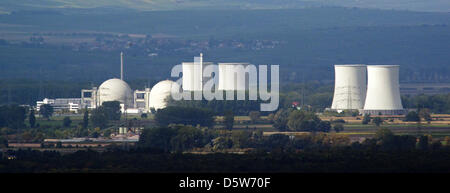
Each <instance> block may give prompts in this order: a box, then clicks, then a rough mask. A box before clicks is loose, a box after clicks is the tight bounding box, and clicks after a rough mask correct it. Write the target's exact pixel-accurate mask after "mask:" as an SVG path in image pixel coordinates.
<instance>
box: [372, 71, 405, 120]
mask: <svg viewBox="0 0 450 193" xmlns="http://www.w3.org/2000/svg"><path fill="white" fill-rule="evenodd" d="M367 73H368V85H367V97H366V102H365V105H364V114H369V113H370V114H380V113H381V114H383V115H392V114H403V113H404V110H403V106H402V101H401V98H400V88H399V77H398V75H399V66H398V65H370V66H367Z"/></svg>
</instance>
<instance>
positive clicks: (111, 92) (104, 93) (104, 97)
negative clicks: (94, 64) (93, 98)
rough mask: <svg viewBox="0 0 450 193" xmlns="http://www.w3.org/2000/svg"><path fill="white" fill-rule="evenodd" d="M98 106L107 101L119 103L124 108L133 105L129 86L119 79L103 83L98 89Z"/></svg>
mask: <svg viewBox="0 0 450 193" xmlns="http://www.w3.org/2000/svg"><path fill="white" fill-rule="evenodd" d="M98 96H99V103H100V105H101V104H102V103H103V102H107V101H119V102H120V103H122V104H125V105H126V106H130V105H131V104H132V103H133V94H132V91H131V88H130V86H128V84H127V83H126V82H125V81H123V80H120V79H117V78H113V79H109V80H107V81H105V82H103V83H102V84H101V85H100V87H99V88H98Z"/></svg>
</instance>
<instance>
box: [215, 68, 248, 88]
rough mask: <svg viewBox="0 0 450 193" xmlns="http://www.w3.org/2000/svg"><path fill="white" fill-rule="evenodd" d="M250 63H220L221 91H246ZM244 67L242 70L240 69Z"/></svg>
mask: <svg viewBox="0 0 450 193" xmlns="http://www.w3.org/2000/svg"><path fill="white" fill-rule="evenodd" d="M247 65H249V64H248V63H219V90H246V88H247V82H248V81H247V79H246V75H245V71H243V70H244V69H245V68H246V67H247ZM239 66H240V67H242V68H239Z"/></svg>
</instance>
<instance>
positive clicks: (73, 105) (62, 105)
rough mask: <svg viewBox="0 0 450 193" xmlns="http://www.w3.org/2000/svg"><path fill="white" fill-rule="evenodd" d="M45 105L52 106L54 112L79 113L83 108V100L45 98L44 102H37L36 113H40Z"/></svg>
mask: <svg viewBox="0 0 450 193" xmlns="http://www.w3.org/2000/svg"><path fill="white" fill-rule="evenodd" d="M45 104H48V105H51V106H52V107H53V110H54V111H68V112H73V113H78V110H79V109H80V106H81V98H58V99H48V98H44V100H42V101H37V102H36V111H39V110H40V109H41V105H45Z"/></svg>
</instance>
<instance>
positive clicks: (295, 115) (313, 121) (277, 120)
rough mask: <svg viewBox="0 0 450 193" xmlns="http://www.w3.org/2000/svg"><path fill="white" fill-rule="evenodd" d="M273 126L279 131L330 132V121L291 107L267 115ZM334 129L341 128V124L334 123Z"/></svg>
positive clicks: (339, 129)
mask: <svg viewBox="0 0 450 193" xmlns="http://www.w3.org/2000/svg"><path fill="white" fill-rule="evenodd" d="M269 120H270V121H271V122H272V123H273V127H275V128H276V129H278V130H280V131H310V132H330V130H331V129H332V128H333V126H332V123H331V122H330V121H322V120H321V119H320V118H319V117H318V116H317V115H316V114H315V113H314V112H309V111H304V110H293V109H280V110H278V111H277V112H276V113H275V114H270V115H269ZM334 129H335V131H337V132H339V131H342V130H343V126H342V124H335V125H334Z"/></svg>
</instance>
